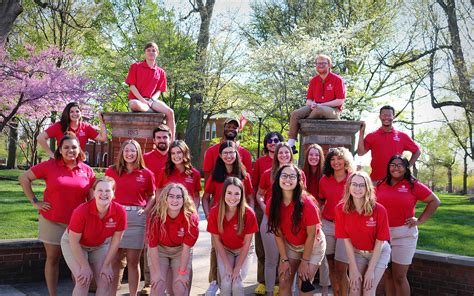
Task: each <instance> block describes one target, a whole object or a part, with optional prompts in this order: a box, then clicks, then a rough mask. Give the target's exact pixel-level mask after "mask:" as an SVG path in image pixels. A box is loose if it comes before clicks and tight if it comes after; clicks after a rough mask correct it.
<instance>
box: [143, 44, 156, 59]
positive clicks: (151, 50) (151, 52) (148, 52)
mask: <svg viewBox="0 0 474 296" xmlns="http://www.w3.org/2000/svg"><path fill="white" fill-rule="evenodd" d="M157 56H158V48H156V47H154V46H152V47H148V48H147V49H145V59H147V60H155V59H156V57H157Z"/></svg>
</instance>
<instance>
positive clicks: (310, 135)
mask: <svg viewBox="0 0 474 296" xmlns="http://www.w3.org/2000/svg"><path fill="white" fill-rule="evenodd" d="M299 124H300V130H299V132H300V148H299V149H300V150H299V152H300V153H299V159H298V164H299V165H300V166H303V163H304V151H305V149H306V148H307V147H308V146H309V145H310V144H314V143H316V144H319V145H320V146H321V147H322V148H323V150H324V155H327V153H328V150H329V148H332V147H346V148H347V149H349V151H351V152H352V153H354V152H355V150H356V144H355V134H356V133H357V132H358V131H359V129H360V124H361V122H360V121H350V120H317V119H300V120H299Z"/></svg>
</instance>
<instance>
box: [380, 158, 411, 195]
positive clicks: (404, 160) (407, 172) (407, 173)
mask: <svg viewBox="0 0 474 296" xmlns="http://www.w3.org/2000/svg"><path fill="white" fill-rule="evenodd" d="M396 159H399V160H401V161H402V164H403V167H404V168H405V174H404V175H403V179H405V180H408V182H410V185H411V187H412V188H413V186H414V184H415V181H416V178H415V177H414V176H413V175H412V173H411V170H410V163H409V162H408V159H407V158H406V157H404V156H402V155H400V154H397V155H394V156H392V157H391V158H390V160H389V161H388V164H387V175H386V176H385V178H384V179H383V180H382V181H380V183H378V184H377V186H379V185H380V184H382V183H384V182H386V183H387V184H388V185H389V186H391V184H390V183H391V182H392V175H391V174H390V164H391V163H392V162H393V161H394V160H396Z"/></svg>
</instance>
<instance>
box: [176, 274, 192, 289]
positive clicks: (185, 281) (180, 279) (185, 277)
mask: <svg viewBox="0 0 474 296" xmlns="http://www.w3.org/2000/svg"><path fill="white" fill-rule="evenodd" d="M174 282H175V283H178V282H179V283H181V284H182V285H183V286H184V287H185V288H188V286H189V276H188V275H182V274H178V277H177V278H176V279H175V280H174Z"/></svg>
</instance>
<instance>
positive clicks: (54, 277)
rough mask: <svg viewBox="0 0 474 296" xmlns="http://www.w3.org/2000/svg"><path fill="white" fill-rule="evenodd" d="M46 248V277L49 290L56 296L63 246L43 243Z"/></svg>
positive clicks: (52, 295)
mask: <svg viewBox="0 0 474 296" xmlns="http://www.w3.org/2000/svg"><path fill="white" fill-rule="evenodd" d="M43 244H44V248H45V250H46V263H45V265H44V277H45V279H46V285H47V286H48V292H49V295H51V296H56V295H57V294H56V293H57V287H58V277H59V259H60V258H61V246H60V245H52V244H48V243H43Z"/></svg>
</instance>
